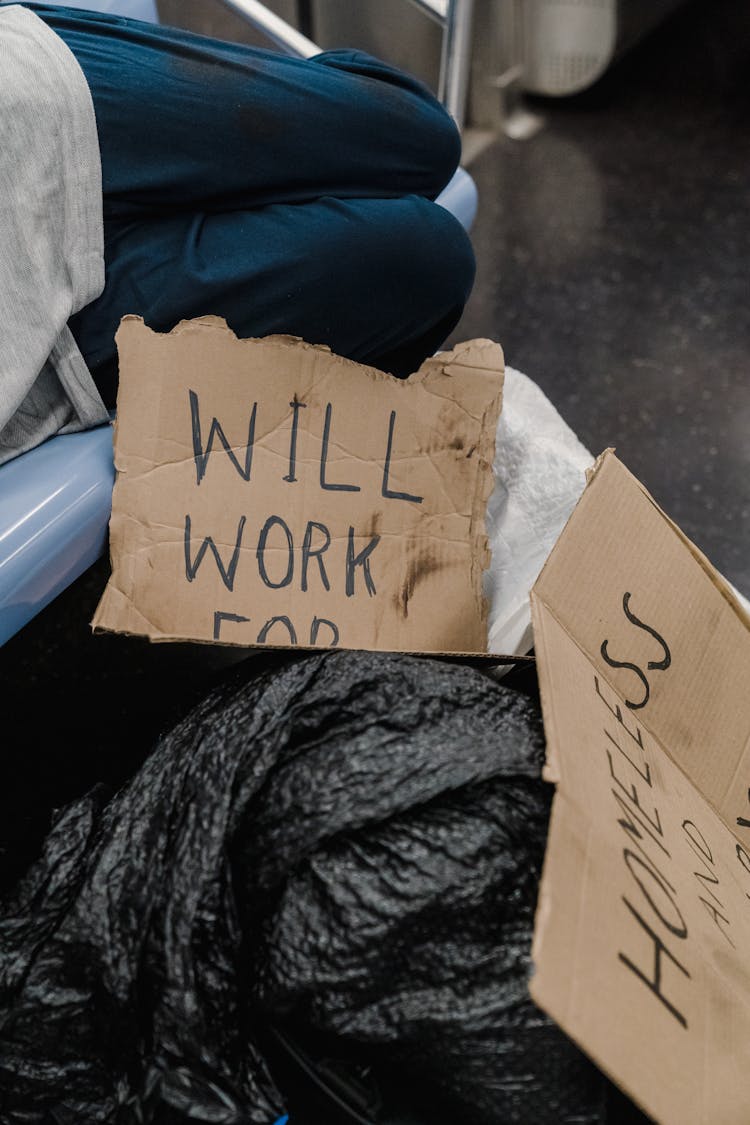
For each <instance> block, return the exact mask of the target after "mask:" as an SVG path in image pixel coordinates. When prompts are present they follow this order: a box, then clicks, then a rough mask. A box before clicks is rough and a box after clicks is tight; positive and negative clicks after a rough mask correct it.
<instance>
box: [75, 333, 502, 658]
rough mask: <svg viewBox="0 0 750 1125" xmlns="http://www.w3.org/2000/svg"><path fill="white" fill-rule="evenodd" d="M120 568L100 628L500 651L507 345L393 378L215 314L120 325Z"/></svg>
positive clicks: (267, 641)
mask: <svg viewBox="0 0 750 1125" xmlns="http://www.w3.org/2000/svg"><path fill="white" fill-rule="evenodd" d="M117 344H118V349H119V354H120V393H119V397H118V413H117V424H116V428H115V465H116V468H117V482H116V485H115V490H114V497H113V510H112V520H111V524H110V550H111V557H112V577H111V580H110V582H109V584H108V586H107V588H106V590H105V593H104V596H103V598H102V601H101V603H100V605H99V607H98V609H97V611H96V615H95V618H94V622H93V625H94V627H95V628H96V629H108V630H114V631H117V632H124V633H134V634H142V635H144V636H147V637H149V638H150V639H151V640H154V641H170V640H196V641H218V642H222V643H227V644H240V645H256V644H257V645H281V646H284V647H286V646H289V645H301V646H313V647H315V646H325V647H327V646H330V645H339V646H341V647H344V648H370V649H382V650H406V651H422V652H464V653H486V652H487V624H486V607H485V602H484V598H483V594H482V572H483V570H484V569H485V568H486V567H487V565H488V562H489V551H488V546H487V535H486V529H485V511H486V506H487V499H488V497H489V494H490V490H491V487H492V461H493V456H494V443H495V430H496V424H497V418H498V415H499V412H500V407H501V399H502V383H503V370H504V368H503V355H502V350H501V348H500V347H499V346H498V345H497V344H493V343H491V342H490V341H487V340H474V341H471V342H469V343H467V344H462V345H459V346H457V347H456V348H454V349H453V351H451V352H448V353H445V354H442V355H440V356H438V357H435V358H433V359H431V360H428V361H427V362H426V363H425V364H424V365H423V366H422V368H421V369H420V370H419V372H417V373H416V374H414V375H412V376H411V377H410V378H409V379H407V380H399V379H395V378H393V377H392V376H390V375H387V374H385V373H383V372H381V371H376V370H375V369H374V368H369V367H363V366H361V365H358V364H355V363H352V362H350V361H348V360H345V359H342V358H341V357H339V356H336V355H332V354H331V352H330V351H328V349H326V348H322V347H315V346H312V345H310V344H307V343H304V342H303V341H301V340H298V339H294V338H291V337H282V336H274V337H267V338H265V339H262V340H240V339H238V338H237V337H236V336H235V335H234V333H232V332H231V331H230V329H229V328H228V327H227V326H226V324H225V323H224V322H223V321H221V320H219V319H218V318H215V317H204V318H200V319H198V320H194V321H185V322H183V323H181V324H180V325H178V326H177V328H176V329H174V330H173V331H172V332H171V333H168V334H160V333H156V332H153V331H151V330H150V329H149V328H147V327H146V326H145V325H144V324H143V322H142V320H141V319H140V318H137V317H126V318H125V319H124V320H123V322H122V324H121V326H120V329H119V332H118V335H117Z"/></svg>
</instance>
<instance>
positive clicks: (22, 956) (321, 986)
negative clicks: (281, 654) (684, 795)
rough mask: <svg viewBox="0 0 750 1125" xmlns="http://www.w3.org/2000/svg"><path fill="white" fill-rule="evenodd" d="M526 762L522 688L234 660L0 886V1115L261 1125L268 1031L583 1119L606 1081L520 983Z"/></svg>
mask: <svg viewBox="0 0 750 1125" xmlns="http://www.w3.org/2000/svg"><path fill="white" fill-rule="evenodd" d="M102 752H103V753H104V752H105V751H102ZM542 757H543V737H542V729H541V722H540V718H539V715H538V711H537V709H536V706H535V705H534V704H533V703H532V702H530V701H529V700H528V699H527V698H526V697H525V696H523V695H520V694H518V693H516V692H513V691H511V690H509V689H507V688H504V687H502V686H499V685H498V684H496V683H494V682H492V681H491V680H490V679H488V678H486V677H485V676H483V675H481V674H480V673H478V672H476V671H473V670H471V669H469V668H466V667H462V666H456V665H450V664H446V663H439V662H436V661H428V660H420V659H416V658H412V657H405V656H384V655H376V654H366V653H343V652H342V653H333V654H327V655H320V656H318V655H315V656H311V657H309V658H306V659H304V660H300V661H298V662H295V663H292V664H290V665H289V666H287V667H285V668H283V669H282V670H281V671H278V672H274V673H271V674H267V675H264V676H261V677H259V678H257V679H254V680H250V681H249V682H248V681H247V673H246V672H243V671H242V670H240V671H239V672H237V673H235V674H234V675H233V676H232V677H231V679H230V680H229V681H228V682H227V683H225V684H224V685H222V686H221V687H220V688H219V689H217V690H216V691H214V692H213V693H212V694H211V695H210V696H209V697H208V698H207V699H206V700H205V701H204V702H203V703H202V704H201V705H200V706H199V707H197V708H196V709H195V710H194V711H193V712H192V713H191V714H190V715H189V716H188V717H187V718H186V719H185V720H184V721H183V722H182V723H181V724H180V725H179V726H178V727H176V728H175V730H174V731H173V732H172V733H170V734H169V735H167V736H166V737H165V738H163V739H162V740H161V741H160V743H159V744H158V746H157V748H156V750H155V752H154V754H153V755H152V756H151V758H149V760H148V761H147V762H146V764H145V765H144V766H143V768H142V769H141V770H140V772H139V773H138V774H137V775H136V777H135V778H134V779H133V781H132V782H131V783H130V784H129V785H128V786H127V787H126V788H125V789H124V790H123V791H122V792H121V793H120V794H118V795H117V796H116V797H114V799H112V800H110V801H109V802H107V801H106V799H105V795H104V794H103V793H102V792H99V791H94V792H93V793H91V794H89V795H88V796H87V797H86V798H84V799H82V800H80V801H78V802H76V803H75V804H73V805H71V806H69V807H68V808H67V809H65V810H63V812H62V813H60V814H59V816H58V817H57V820H56V822H55V824H54V826H53V829H52V831H51V833H50V835H49V837H48V839H47V842H46V845H45V849H44V853H43V855H42V857H41V859H40V860H39V862H38V863H37V864H36V865H35V867H34V868H32V870H31V872H30V873H29V875H28V876H27V878H26V880H25V881H24V882H23V883H22V884H21V885H20V887H19V888H18V891H17V892H16V895H15V897H14V899H13V900H12V901H10V902H8V903H6V904H5V907H4V908H3V910H2V914H1V915H0V1107H1V1108H2V1117H1V1119H2V1122H3V1123H4V1125H5V1123H6V1122H7V1123H8V1125H20V1123H22V1122H23V1123H24V1125H31V1123H37V1122H40V1123H41V1122H59V1123H61V1125H62V1123H67V1122H75V1125H85V1123H88V1122H118V1123H130V1122H154V1123H157V1122H158V1123H165V1125H167V1123H173V1122H174V1123H177V1122H186V1121H188V1120H191V1121H199V1122H217V1123H219V1122H221V1123H225V1125H229V1123H237V1125H239V1123H240V1122H247V1123H258V1125H271V1123H272V1122H274V1121H275V1120H276V1118H277V1117H278V1116H279V1114H281V1113H282V1112H283V1109H282V1107H283V1106H284V1104H285V1101H286V1098H285V1093H284V1091H283V1090H279V1089H277V1087H276V1085H275V1082H274V1079H273V1078H272V1077H271V1074H270V1072H269V1069H268V1066H267V1064H266V1060H265V1058H264V1054H263V1050H262V1048H261V1047H260V1046H259V1044H260V1043H261V1042H262V1041H263V1038H262V1032H263V1028H265V1027H267V1026H268V1025H269V1024H280V1025H282V1026H283V1027H285V1028H287V1029H289V1028H291V1029H292V1031H294V1029H295V1028H297V1029H299V1030H300V1032H301V1033H302V1034H312V1035H313V1036H314V1035H315V1034H321V1035H325V1036H327V1037H330V1038H331V1039H332V1040H333V1041H337V1042H340V1043H341V1044H342V1048H343V1046H346V1049H347V1051H348V1052H351V1053H353V1055H354V1056H358V1057H360V1058H361V1059H366V1060H371V1061H372V1063H373V1064H374V1065H376V1066H383V1067H385V1068H387V1069H389V1070H390V1072H392V1073H393V1072H398V1073H400V1074H401V1075H402V1077H403V1081H404V1082H405V1083H406V1084H408V1085H409V1086H410V1087H411V1088H412V1089H416V1090H424V1093H425V1099H426V1101H432V1102H433V1104H434V1103H435V1102H438V1103H439V1104H441V1105H442V1106H443V1108H444V1111H445V1113H446V1114H447V1115H448V1116H447V1117H446V1118H445V1119H446V1120H451V1121H456V1122H462V1123H463V1122H466V1123H469V1122H477V1123H482V1125H489V1123H492V1125H506V1123H507V1125H514V1123H518V1125H528V1123H530V1122H532V1121H533V1122H535V1123H536V1125H541V1123H544V1122H550V1123H551V1122H555V1123H569V1125H573V1123H576V1125H589V1123H590V1125H594V1123H597V1122H600V1121H603V1120H604V1116H603V1108H602V1107H603V1099H604V1083H603V1080H601V1079H600V1077H599V1076H598V1074H597V1073H596V1072H595V1070H594V1068H593V1067H591V1066H590V1064H588V1063H587V1062H586V1061H585V1060H584V1059H583V1057H582V1056H581V1055H580V1054H579V1053H578V1052H577V1051H576V1049H575V1048H574V1047H573V1046H572V1045H571V1044H570V1043H569V1042H568V1040H567V1039H565V1037H564V1036H563V1035H562V1034H561V1033H560V1032H559V1031H558V1030H557V1029H556V1028H555V1027H554V1026H553V1025H552V1024H551V1023H550V1021H549V1020H547V1019H546V1017H545V1016H543V1014H542V1013H541V1012H539V1010H538V1009H536V1008H535V1007H534V1005H533V1004H532V1003H531V1001H530V1000H529V998H528V993H527V979H528V973H529V947H530V938H531V929H532V924H533V912H534V906H535V901H536V889H537V883H538V878H539V870H540V864H541V858H542V853H543V848H544V841H545V837H546V827H547V818H548V814H549V803H550V796H551V794H550V791H549V789H548V787H547V786H545V785H544V784H543V783H542V782H541V780H540V770H541V763H542ZM290 1125H294V1121H293V1120H292V1121H291V1123H290Z"/></svg>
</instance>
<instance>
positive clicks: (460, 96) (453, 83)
mask: <svg viewBox="0 0 750 1125" xmlns="http://www.w3.org/2000/svg"><path fill="white" fill-rule="evenodd" d="M473 14H474V0H448V4H447V13H446V17H445V30H444V32H443V54H442V59H441V62H440V90H439V97H440V100H441V102H442V103H443V105H444V106H445V108H446V109H447V110H448V112H449V113H450V114H451V116H452V117H453V118H454V119H455V121H456V123H457V124H458V127H459V128H462V127H463V124H464V118H465V116H466V95H467V92H468V89H469V75H470V72H471V31H472V16H473Z"/></svg>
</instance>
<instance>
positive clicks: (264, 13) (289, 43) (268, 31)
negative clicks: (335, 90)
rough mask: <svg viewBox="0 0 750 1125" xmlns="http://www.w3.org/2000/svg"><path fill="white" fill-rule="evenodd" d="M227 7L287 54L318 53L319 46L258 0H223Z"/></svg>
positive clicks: (307, 54) (301, 56)
mask: <svg viewBox="0 0 750 1125" xmlns="http://www.w3.org/2000/svg"><path fill="white" fill-rule="evenodd" d="M224 3H225V4H226V5H227V7H229V8H232V9H233V10H234V11H236V12H238V13H239V15H241V16H245V18H246V19H248V20H249V21H250V23H252V24H253V25H254V26H255V27H257V28H258V30H259V31H262V32H263V34H264V35H266V36H268V38H269V39H270V40H271V42H272V43H273V44H274V45H275V46H276V47H279V48H280V50H282V51H284V52H285V53H286V54H287V55H294V56H295V57H296V58H300V59H309V58H311V57H312V56H313V55H319V54H320V50H321V49H320V47H319V46H318V45H317V43H313V41H312V39H308V38H307V36H306V35H303V34H302V32H301V31H297V29H296V28H295V27H292V25H291V24H290V23H287V21H286V20H284V19H282V18H281V16H277V15H275V14H274V13H273V12H272V11H270V10H269V9H268V8H267V7H266V5H265V4H261V3H260V0H224Z"/></svg>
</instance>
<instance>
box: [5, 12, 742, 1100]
mask: <svg viewBox="0 0 750 1125" xmlns="http://www.w3.org/2000/svg"><path fill="white" fill-rule="evenodd" d="M749 60H750V6H748V5H747V3H746V0H712V2H711V3H710V4H705V3H702V2H700V0H698V2H696V3H693V4H690V5H688V6H687V7H686V8H685V9H683V10H682V11H681V12H680V13H678V15H677V16H676V17H675V18H673V19H672V20H671V21H670V22H669V23H668V24H667V25H665V26H664V27H663V28H662V29H661V31H659V32H658V33H657V34H655V35H654V36H652V37H651V38H650V39H649V40H648V41H647V42H646V43H645V44H643V45H641V47H639V48H638V49H637V50H636V51H634V52H633V53H632V54H630V55H629V56H628V57H627V58H626V59H625V60H624V61H623V62H622V63H620V64H619V65H618V66H617V67H616V68H615V69H614V71H613V72H611V73H610V74H609V75H608V76H607V77H606V78H605V79H604V80H603V81H602V82H601V83H600V84H599V85H598V86H597V87H596V89H594V90H593V91H590V92H589V93H587V94H586V95H584V96H581V97H579V98H577V99H574V100H572V101H568V102H565V103H562V102H556V103H544V104H539V105H537V106H535V109H536V110H537V111H539V112H541V113H542V114H543V116H544V117H545V121H546V124H545V128H544V129H543V130H542V131H541V132H540V133H539V134H538V135H537V136H536V137H534V138H533V139H532V140H529V141H525V142H514V141H510V140H506V139H502V140H497V141H495V142H493V143H492V144H491V145H490V146H489V147H488V148H487V149H486V150H485V151H483V152H482V154H481V155H480V156H479V157H478V158H477V160H476V162H475V163H474V164H473V166H472V169H471V170H472V172H473V174H474V175H475V177H476V180H477V183H478V186H479V192H480V201H481V202H480V211H479V216H478V220H477V224H476V227H475V230H474V241H475V245H476V248H477V255H478V261H479V274H478V280H477V285H476V289H475V292H474V295H473V296H472V298H471V301H470V304H469V306H468V308H467V310H466V313H465V315H464V318H463V320H462V323H461V325H460V326H459V329H458V331H457V332H456V333H455V336H454V338H455V339H466V338H468V337H470V336H491V337H494V338H496V339H498V340H500V341H501V342H502V344H503V345H504V348H505V351H506V357H507V360H508V362H509V363H510V364H512V365H513V366H515V367H518V368H520V369H521V370H523V371H525V372H526V373H527V374H528V375H530V376H531V377H532V378H534V379H535V380H536V381H537V382H538V383H539V384H540V386H541V387H542V388H543V389H544V390H545V392H546V393H547V394H548V395H549V397H550V398H551V399H552V401H553V402H554V403H555V404H556V405H557V407H558V408H559V410H560V411H561V413H562V414H563V415H564V417H565V418H566V419H567V421H568V422H569V423H570V424H571V425H572V426H573V428H574V429H575V430H576V431H577V432H578V434H579V436H580V437H581V439H582V440H583V441H584V442H585V443H586V444H587V445H588V446H589V448H590V449H591V450H592V451H593V452H599V451H600V450H602V449H604V448H605V447H606V446H609V445H614V446H616V447H617V450H618V453H619V454H620V456H621V457H622V459H623V460H624V461H625V462H626V464H627V465H628V466H629V467H630V468H631V469H632V470H633V471H634V472H635V473H636V474H637V475H638V476H639V477H640V479H641V480H642V481H643V482H644V484H645V485H646V486H647V487H648V488H649V489H650V490H651V491H652V493H653V494H654V496H655V497H656V499H657V500H658V501H659V503H660V504H661V505H662V506H663V507H664V508H665V509H666V510H667V512H668V513H669V514H670V515H671V516H672V517H673V518H674V519H676V520H677V521H678V523H679V524H680V525H681V526H682V528H683V529H684V530H685V531H686V532H687V534H688V535H690V536H691V538H693V539H694V540H695V541H696V542H697V543H698V545H699V546H700V547H701V548H702V549H703V550H704V551H705V552H706V553H707V555H708V556H709V558H710V559H711V560H712V561H713V562H714V563H715V564H716V565H717V566H718V568H719V569H720V570H721V571H723V573H724V574H726V575H727V577H728V578H729V579H730V580H731V581H732V582H734V583H735V584H736V585H737V586H738V587H739V588H740V589H742V590H743V591H744V592H745V593H747V594H750V379H749V378H748V376H749V374H750V284H749V283H748V263H749V262H750V213H749V211H748V205H749V202H750V128H749V127H748V126H749V124H750V121H749V117H750V113H749V111H750V97H749V95H750V67H749V66H748V61H749ZM106 573H107V569H106V565H105V564H104V563H102V564H100V565H99V566H97V567H95V568H94V569H93V570H92V571H90V572H89V574H88V575H86V576H84V577H83V578H82V579H81V580H80V581H79V582H78V583H76V585H75V586H74V587H73V588H71V589H70V590H69V591H68V592H67V593H66V594H64V595H63V596H62V597H61V598H59V599H58V601H57V602H56V603H54V604H53V605H52V606H51V607H49V608H48V610H47V611H45V613H43V614H42V615H41V616H40V617H39V618H37V619H36V621H34V622H33V623H32V624H31V625H30V626H29V627H27V629H25V630H24V631H23V633H22V634H21V635H19V636H18V637H16V638H14V639H13V640H12V641H11V642H10V643H9V644H7V645H6V646H5V647H4V648H3V649H0V683H2V685H3V698H4V700H5V708H4V737H3V754H4V771H5V776H4V784H3V794H2V798H3V799H2V802H1V804H2V810H0V811H2V818H0V885H2V884H3V883H6V884H7V882H9V881H10V880H11V879H12V878H13V877H14V876H15V875H16V874H17V873H18V872H19V871H20V870H21V869H22V868H23V866H24V865H25V863H26V862H27V860H28V858H29V855H30V852H32V851H33V847H34V840H35V839H39V838H41V835H42V833H43V831H44V829H45V826H46V824H47V823H48V818H49V810H50V808H51V807H53V806H55V805H60V804H62V803H64V802H65V801H66V800H68V799H70V798H72V797H74V796H76V795H77V794H78V793H80V792H81V791H82V790H83V789H85V788H87V787H88V786H89V785H90V784H92V783H93V782H94V781H96V780H99V779H104V780H106V781H108V782H110V783H111V784H115V785H116V784H118V783H120V782H121V781H122V780H124V778H125V777H126V776H128V774H129V773H130V772H131V770H132V769H134V768H135V766H136V765H137V764H138V762H139V761H140V760H141V759H142V757H143V755H144V753H145V750H146V748H147V746H148V745H149V743H150V741H151V740H152V739H153V737H154V736H155V734H156V733H158V731H159V730H160V729H163V728H164V727H165V726H166V725H168V724H169V722H170V721H172V720H173V719H174V718H175V717H176V716H177V715H178V714H179V713H180V712H181V711H182V710H184V708H185V707H186V706H187V705H189V703H190V702H191V701H192V700H193V699H195V698H196V697H197V695H199V694H200V693H201V692H202V691H203V690H204V688H205V686H206V684H207V683H208V682H209V680H210V677H211V676H212V675H213V674H214V673H215V671H216V670H217V669H218V668H219V667H220V666H221V665H222V664H224V663H226V661H227V659H231V658H232V656H231V654H227V653H226V652H225V651H224V650H221V651H218V652H216V651H214V650H211V649H207V648H198V649H197V650H196V649H191V648H190V647H189V646H163V647H161V646H160V647H156V648H154V647H149V646H148V645H146V644H145V643H141V642H138V641H136V640H125V639H122V638H112V637H104V638H101V637H100V638H92V637H91V636H90V632H89V629H88V621H89V620H90V616H91V613H92V611H93V608H94V606H95V604H96V601H97V599H98V596H99V593H100V592H101V589H102V588H103V585H104V582H105V580H106ZM620 1112H621V1114H622V1115H623V1116H622V1117H621V1118H618V1120H620V1119H621V1120H623V1121H624V1120H625V1119H626V1115H627V1113H628V1112H629V1111H628V1110H627V1108H626V1107H624V1106H623V1107H621V1110H620Z"/></svg>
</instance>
